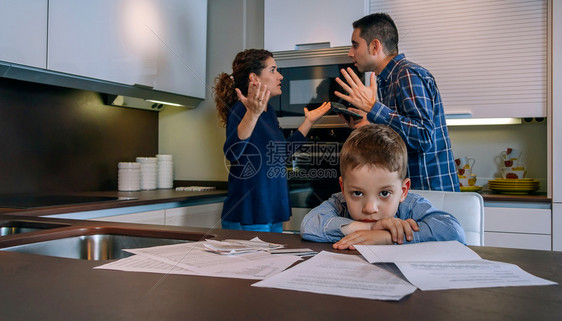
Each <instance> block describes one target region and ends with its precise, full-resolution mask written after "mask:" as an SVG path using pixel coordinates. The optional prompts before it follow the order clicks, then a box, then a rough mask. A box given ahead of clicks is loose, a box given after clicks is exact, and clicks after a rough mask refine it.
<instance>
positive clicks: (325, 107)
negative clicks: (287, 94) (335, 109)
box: [304, 102, 331, 123]
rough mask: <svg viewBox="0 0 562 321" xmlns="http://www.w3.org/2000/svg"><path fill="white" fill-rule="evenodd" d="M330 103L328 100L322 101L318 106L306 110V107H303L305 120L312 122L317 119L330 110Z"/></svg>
mask: <svg viewBox="0 0 562 321" xmlns="http://www.w3.org/2000/svg"><path fill="white" fill-rule="evenodd" d="M330 107H331V104H330V103H329V102H324V103H323V104H322V105H321V106H320V107H318V108H316V109H313V110H308V108H306V107H305V108H304V117H305V119H306V120H308V121H310V122H312V123H314V122H316V121H317V120H318V119H320V118H321V117H322V116H324V114H326V113H327V112H328V111H329V110H330Z"/></svg>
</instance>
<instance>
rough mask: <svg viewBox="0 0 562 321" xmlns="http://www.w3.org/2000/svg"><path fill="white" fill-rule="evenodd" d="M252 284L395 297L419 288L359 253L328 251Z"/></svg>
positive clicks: (356, 296) (342, 294)
mask: <svg viewBox="0 0 562 321" xmlns="http://www.w3.org/2000/svg"><path fill="white" fill-rule="evenodd" d="M252 286H256V287H267V288H277V289H286V290H295V291H303V292H312V293H321V294H331V295H340V296H346V297H354V298H365V299H376V300H392V301H398V300H400V299H401V298H403V297H404V296H406V295H409V294H411V293H413V292H414V291H415V290H416V288H415V287H414V286H412V285H411V284H410V283H408V282H406V281H405V280H403V279H401V278H400V277H398V276H396V275H394V274H393V273H391V272H389V271H387V270H385V269H383V268H380V267H377V266H375V265H372V264H369V263H368V262H366V261H365V260H364V259H363V258H362V257H360V256H358V255H350V254H337V253H330V252H326V251H322V252H320V253H319V254H317V255H316V256H314V257H313V258H311V259H309V260H308V261H305V262H302V263H300V264H298V265H296V266H294V267H292V268H290V269H288V270H286V271H284V272H282V273H279V274H277V275H275V276H272V277H270V278H267V279H265V280H263V281H260V282H257V283H254V284H252Z"/></svg>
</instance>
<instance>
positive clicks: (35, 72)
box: [0, 62, 203, 111]
mask: <svg viewBox="0 0 562 321" xmlns="http://www.w3.org/2000/svg"><path fill="white" fill-rule="evenodd" d="M0 77H3V78H10V79H16V80H22V81H29V82H34V83H40V84H45V85H52V86H59V87H66V88H74V89H82V90H89V91H94V92H98V93H100V94H102V96H103V97H104V102H105V103H106V104H107V105H113V106H120V107H129V108H141V109H147V110H153V111H160V110H161V109H162V108H163V107H164V106H165V105H166V104H168V103H169V104H170V105H180V106H185V107H188V108H195V107H197V105H199V103H200V102H201V101H203V99H201V98H195V97H189V96H183V95H179V94H173V93H168V92H163V91H158V90H154V89H152V88H150V87H147V86H141V85H125V84H120V83H115V82H111V81H105V80H99V79H93V78H88V77H82V76H77V75H71V74H66V73H62V72H56V71H50V70H47V69H41V68H36V67H30V66H25V65H19V64H13V63H8V62H0ZM149 100H150V101H149ZM155 104H156V105H155Z"/></svg>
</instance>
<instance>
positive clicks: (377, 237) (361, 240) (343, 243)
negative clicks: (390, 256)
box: [332, 230, 392, 250]
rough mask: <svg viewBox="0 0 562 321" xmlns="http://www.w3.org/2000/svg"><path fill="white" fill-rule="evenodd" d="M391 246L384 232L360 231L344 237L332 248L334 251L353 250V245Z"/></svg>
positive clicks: (389, 239)
mask: <svg viewBox="0 0 562 321" xmlns="http://www.w3.org/2000/svg"><path fill="white" fill-rule="evenodd" d="M358 244H359V245H373V244H392V240H391V237H390V233H389V232H388V231H385V230H369V231H367V230H362V231H356V232H353V233H351V234H349V235H346V236H345V237H343V238H342V239H341V240H339V241H338V242H336V243H334V244H333V245H332V247H333V248H334V249H336V250H347V249H349V250H355V247H354V245H358Z"/></svg>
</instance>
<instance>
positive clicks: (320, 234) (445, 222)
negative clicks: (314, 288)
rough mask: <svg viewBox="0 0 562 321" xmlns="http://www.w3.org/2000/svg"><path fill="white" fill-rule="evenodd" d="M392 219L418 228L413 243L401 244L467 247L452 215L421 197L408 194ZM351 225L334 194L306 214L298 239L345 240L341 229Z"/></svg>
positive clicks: (343, 205) (339, 195)
mask: <svg viewBox="0 0 562 321" xmlns="http://www.w3.org/2000/svg"><path fill="white" fill-rule="evenodd" d="M394 217H396V218H399V219H402V220H406V219H409V218H411V219H413V220H414V221H416V223H417V224H418V226H419V228H420V229H419V231H417V232H416V231H414V238H413V240H412V241H406V240H405V239H404V244H406V243H419V242H429V241H454V240H456V241H459V242H461V243H463V244H466V243H465V237H464V229H463V228H462V226H461V225H460V223H459V221H458V220H457V219H456V218H455V217H454V216H453V215H451V214H449V213H447V212H444V211H441V210H439V209H437V208H435V207H433V205H431V203H430V202H429V201H428V200H427V199H425V198H423V197H422V196H420V195H417V194H413V193H408V196H406V199H405V200H404V201H403V202H402V203H400V205H399V206H398V212H397V213H396V215H395V216H394ZM351 222H354V220H353V219H352V218H351V216H350V215H349V211H348V210H347V204H346V202H345V199H344V197H343V195H342V193H341V192H340V193H335V194H333V195H332V196H331V197H330V198H329V199H328V200H327V201H324V202H322V204H320V205H318V206H317V207H315V208H313V209H312V210H311V211H310V212H309V213H308V214H306V216H305V217H304V219H303V221H302V223H301V236H302V238H303V239H305V240H308V241H313V242H333V243H335V242H337V241H339V240H340V239H341V238H342V237H344V234H343V233H342V231H341V227H342V226H343V225H347V224H349V223H351Z"/></svg>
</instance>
